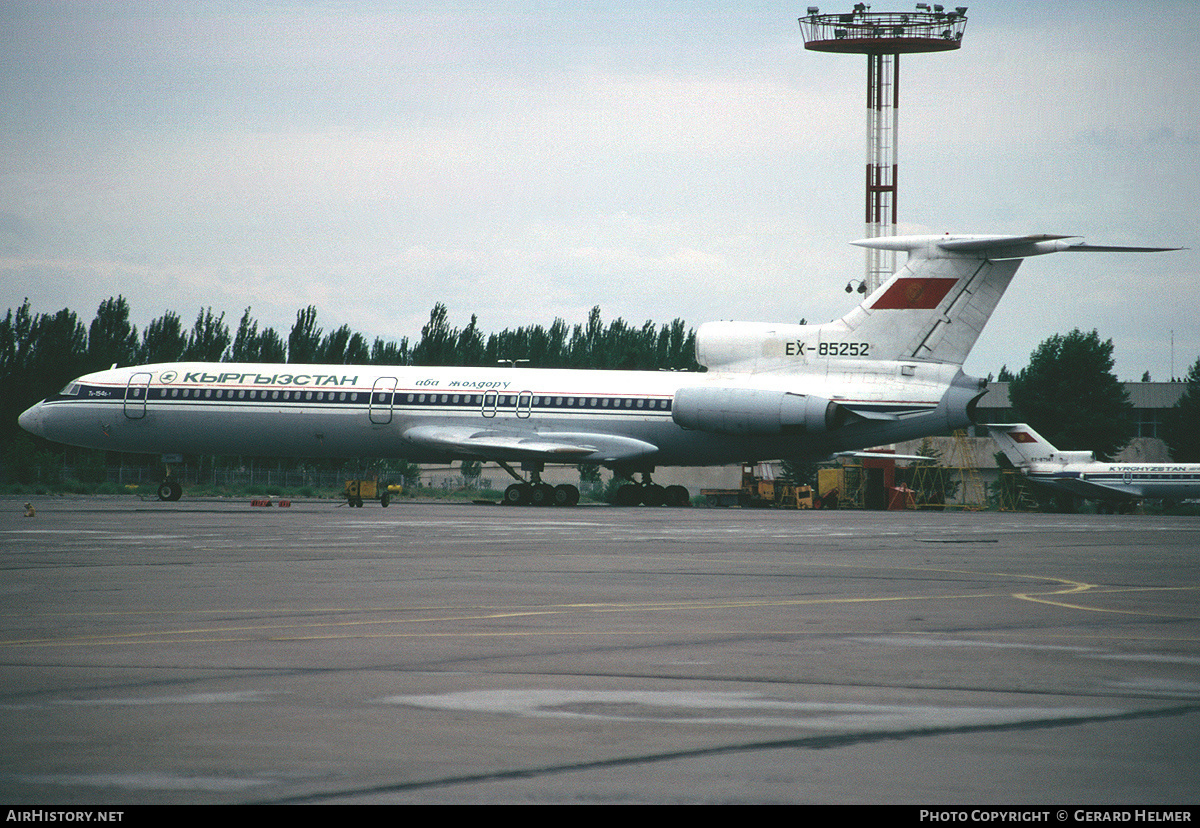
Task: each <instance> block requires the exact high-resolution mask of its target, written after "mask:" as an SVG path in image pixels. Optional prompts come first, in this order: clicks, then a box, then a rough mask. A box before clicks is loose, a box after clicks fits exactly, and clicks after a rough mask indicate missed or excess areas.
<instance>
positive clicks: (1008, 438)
mask: <svg viewBox="0 0 1200 828" xmlns="http://www.w3.org/2000/svg"><path fill="white" fill-rule="evenodd" d="M987 430H988V434H990V435H991V436H992V439H993V440H994V441H995V442H996V445H997V446H998V447H999V448H1000V450H1001V451H1002V452H1004V456H1005V457H1007V458H1008V459H1009V462H1011V463H1012V464H1013V465H1014V466H1017V467H1020V466H1023V465H1025V464H1027V463H1032V462H1038V461H1045V460H1049V459H1050V458H1051V457H1053V456H1054V452H1055V449H1054V446H1052V445H1050V443H1049V442H1048V441H1047V440H1046V438H1045V437H1043V436H1042V435H1040V434H1038V433H1037V432H1036V431H1034V430H1033V429H1032V428H1030V427H1029V426H1027V425H1026V424H1025V423H1003V424H1000V425H993V424H992V423H988V426H987Z"/></svg>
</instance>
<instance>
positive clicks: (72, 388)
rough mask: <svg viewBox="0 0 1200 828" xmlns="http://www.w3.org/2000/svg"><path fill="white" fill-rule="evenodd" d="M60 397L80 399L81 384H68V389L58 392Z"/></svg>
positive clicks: (72, 382)
mask: <svg viewBox="0 0 1200 828" xmlns="http://www.w3.org/2000/svg"><path fill="white" fill-rule="evenodd" d="M58 394H59V396H60V397H78V396H79V383H77V382H75V381H71V382H69V383H67V387H66V388H64V389H63V390H61V391H59V392H58Z"/></svg>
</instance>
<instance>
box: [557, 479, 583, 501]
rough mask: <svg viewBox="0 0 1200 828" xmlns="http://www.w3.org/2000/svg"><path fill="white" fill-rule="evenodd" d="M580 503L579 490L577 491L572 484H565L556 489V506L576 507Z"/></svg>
mask: <svg viewBox="0 0 1200 828" xmlns="http://www.w3.org/2000/svg"><path fill="white" fill-rule="evenodd" d="M578 502H579V489H576V488H575V487H574V486H572V485H571V484H570V483H563V484H562V485H561V486H555V487H554V505H555V506H574V505H575V504H576V503H578Z"/></svg>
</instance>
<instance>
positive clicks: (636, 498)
mask: <svg viewBox="0 0 1200 828" xmlns="http://www.w3.org/2000/svg"><path fill="white" fill-rule="evenodd" d="M641 501H642V487H641V486H638V485H637V484H636V483H626V484H625V485H624V486H622V487H621V488H619V489H617V497H616V502H617V505H618V506H636V505H638V504H639V503H641Z"/></svg>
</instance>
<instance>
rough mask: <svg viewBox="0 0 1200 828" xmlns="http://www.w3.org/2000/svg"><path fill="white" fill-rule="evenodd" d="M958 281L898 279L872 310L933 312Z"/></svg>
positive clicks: (926, 278)
mask: <svg viewBox="0 0 1200 828" xmlns="http://www.w3.org/2000/svg"><path fill="white" fill-rule="evenodd" d="M957 282H958V279H957V278H955V279H940V278H933V277H924V278H905V279H897V280H896V281H895V283H893V284H892V286H891V287H890V288H888V289H887V291H886V292H885V293H884V294H883V296H880V297H879V298H878V299H877V300H875V304H873V305H871V310H933V309H934V308H936V307H937V306H938V304H939V303H940V302H941V301H942V300H943V299H945V298H946V294H947V293H949V292H950V289H951V288H953V287H954V285H955V284H956V283H957Z"/></svg>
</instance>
